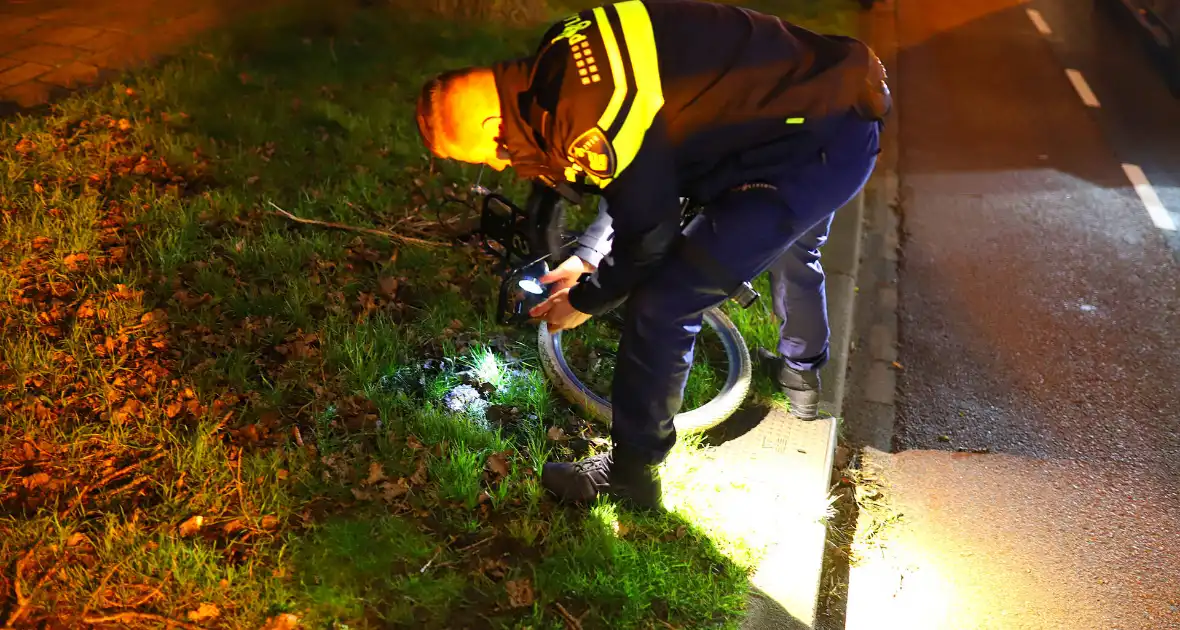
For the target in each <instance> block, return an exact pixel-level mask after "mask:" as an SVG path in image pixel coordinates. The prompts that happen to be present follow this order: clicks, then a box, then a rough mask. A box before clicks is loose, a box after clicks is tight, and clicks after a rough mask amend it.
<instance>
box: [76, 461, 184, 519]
mask: <svg viewBox="0 0 1180 630" xmlns="http://www.w3.org/2000/svg"><path fill="white" fill-rule="evenodd" d="M167 454H168V453H167V452H166V451H161V452H159V453H156V454H155V455H152V456H151V457H149V458H147V459H141V460H139V461H137V462H135V463H134V464H131V465H129V466H124V467H122V468H120V469H119V470H116V471H115V472H113V473H111V474H109V475H107V476H105V477H103V478H102V479H99V480H98V481H97V482H94V483H90V484H87V485H86V486H85V487H83V488H82V491H81V492H79V493H78V496H76V497H74V500H73V501H71V502H70V505H69V507H67V508H66V509H65V511H64V512H62V516H65V515H66V514H69V513H70V512H72V511H74V508H76V507H78V505H80V504H81V503H82V500H83V499H85V498H86V495H87V494H89V493H90V491H91V490H93V489H95V488H98V487H101V486H105V485H107V484H108V483H110V482H112V481H114V480H115V479H118V478H119V477H122V476H123V475H126V474H127V473H129V472H131V471H133V470H135V469H137V468H139V467H140V466H143V465H144V464H150V463H151V462H154V461H156V460H157V459H160V458H161V457H163V456H165V455H167Z"/></svg>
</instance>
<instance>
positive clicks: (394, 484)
mask: <svg viewBox="0 0 1180 630" xmlns="http://www.w3.org/2000/svg"><path fill="white" fill-rule="evenodd" d="M409 491H410V484H409V483H408V482H407V481H406V478H405V477H398V479H397V481H386V482H385V483H383V484H381V499H382V500H383V501H385V502H386V503H393V502H394V501H396V500H397V499H399V498H401V497H403V496H405V494H406V493H407V492H409Z"/></svg>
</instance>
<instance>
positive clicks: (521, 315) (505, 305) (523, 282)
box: [500, 260, 549, 324]
mask: <svg viewBox="0 0 1180 630" xmlns="http://www.w3.org/2000/svg"><path fill="white" fill-rule="evenodd" d="M547 273H549V264H548V263H546V262H545V261H544V260H538V261H536V262H533V263H530V264H528V265H525V266H523V267H519V268H517V269H514V270H512V271H511V272H510V273H509V274H508V277H506V278H504V281H503V283H502V284H501V285H500V304H501V307H500V321H501V322H502V323H513V324H524V323H526V322H528V321H529V311H530V310H532V308H533V307H534V306H536V305H538V304H540V303H541V302H544V301H545V300H546V299H548V298H549V287H547V286H545V285H544V284H542V283H541V278H542V277H544V276H545V274H547Z"/></svg>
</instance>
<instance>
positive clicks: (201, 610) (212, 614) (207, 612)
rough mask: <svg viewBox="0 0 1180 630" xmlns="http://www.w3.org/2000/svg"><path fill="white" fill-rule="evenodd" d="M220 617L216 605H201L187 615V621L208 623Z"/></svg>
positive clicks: (219, 610) (219, 611)
mask: <svg viewBox="0 0 1180 630" xmlns="http://www.w3.org/2000/svg"><path fill="white" fill-rule="evenodd" d="M220 615H221V609H220V608H218V607H217V605H216V604H201V605H200V606H197V609H196V610H193V611H190V612H189V613H188V619H189V621H208V620H210V619H216V618H217V617H219V616H220Z"/></svg>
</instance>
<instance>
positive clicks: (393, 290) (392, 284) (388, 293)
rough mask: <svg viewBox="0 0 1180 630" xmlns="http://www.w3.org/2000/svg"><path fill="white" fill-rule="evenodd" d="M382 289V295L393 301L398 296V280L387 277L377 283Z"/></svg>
mask: <svg viewBox="0 0 1180 630" xmlns="http://www.w3.org/2000/svg"><path fill="white" fill-rule="evenodd" d="M377 284H378V286H379V287H380V288H381V294H382V295H384V296H385V297H387V298H390V299H393V297H394V296H395V295H397V278H394V277H392V276H387V277H384V278H381V279H380V280H378V281H377Z"/></svg>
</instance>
